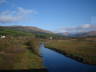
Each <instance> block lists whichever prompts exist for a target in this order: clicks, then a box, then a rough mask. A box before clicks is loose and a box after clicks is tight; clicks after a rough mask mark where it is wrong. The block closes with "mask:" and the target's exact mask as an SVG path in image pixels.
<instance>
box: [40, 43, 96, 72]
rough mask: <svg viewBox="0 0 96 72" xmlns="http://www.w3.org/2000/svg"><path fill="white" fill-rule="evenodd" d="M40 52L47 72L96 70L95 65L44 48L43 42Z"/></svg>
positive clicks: (91, 71)
mask: <svg viewBox="0 0 96 72" xmlns="http://www.w3.org/2000/svg"><path fill="white" fill-rule="evenodd" d="M40 52H41V55H42V56H43V60H44V65H45V66H46V67H47V69H48V72H96V66H93V65H88V64H82V63H80V62H77V61H75V60H72V59H70V58H68V57H65V56H64V55H62V54H60V53H57V52H55V51H52V50H50V49H47V48H44V45H43V44H42V45H41V46H40Z"/></svg>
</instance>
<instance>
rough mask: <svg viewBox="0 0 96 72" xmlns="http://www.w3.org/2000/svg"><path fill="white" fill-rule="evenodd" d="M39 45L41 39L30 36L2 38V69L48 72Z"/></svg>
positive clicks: (0, 63) (0, 40) (0, 47)
mask: <svg viewBox="0 0 96 72" xmlns="http://www.w3.org/2000/svg"><path fill="white" fill-rule="evenodd" d="M39 45H40V42H39V40H38V39H36V38H33V37H30V36H28V37H27V36H22V37H12V36H10V37H6V38H4V39H0V71H2V70H7V71H8V70H9V71H12V70H13V71H20V70H21V71H23V70H26V71H30V70H33V72H34V71H37V72H40V71H42V72H43V71H44V70H45V71H44V72H46V69H45V67H44V66H43V61H42V58H41V57H40V55H39ZM38 70H39V71H38Z"/></svg>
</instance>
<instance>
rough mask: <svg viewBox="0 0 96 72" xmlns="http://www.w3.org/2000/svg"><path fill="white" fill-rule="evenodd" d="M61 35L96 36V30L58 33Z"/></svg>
mask: <svg viewBox="0 0 96 72" xmlns="http://www.w3.org/2000/svg"><path fill="white" fill-rule="evenodd" d="M57 34H59V35H63V36H67V37H86V36H96V31H89V32H77V33H69V32H63V33H57Z"/></svg>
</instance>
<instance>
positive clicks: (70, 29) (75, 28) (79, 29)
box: [59, 24, 96, 32]
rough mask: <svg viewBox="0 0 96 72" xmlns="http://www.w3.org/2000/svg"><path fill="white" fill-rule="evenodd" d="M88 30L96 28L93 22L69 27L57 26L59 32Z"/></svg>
mask: <svg viewBox="0 0 96 72" xmlns="http://www.w3.org/2000/svg"><path fill="white" fill-rule="evenodd" d="M89 30H96V25H93V24H83V25H81V26H78V27H70V28H59V32H82V31H83V32H85V31H89Z"/></svg>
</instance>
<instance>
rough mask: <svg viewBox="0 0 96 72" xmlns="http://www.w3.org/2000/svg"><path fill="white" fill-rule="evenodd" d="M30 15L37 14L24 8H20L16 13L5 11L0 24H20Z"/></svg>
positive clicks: (0, 13) (1, 15) (2, 13)
mask: <svg viewBox="0 0 96 72" xmlns="http://www.w3.org/2000/svg"><path fill="white" fill-rule="evenodd" d="M29 14H35V11H34V10H29V9H24V8H22V7H18V8H17V9H16V10H14V11H9V10H7V11H3V12H0V23H11V22H18V21H21V20H24V19H25V18H26V17H27V16H28V15H29Z"/></svg>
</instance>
